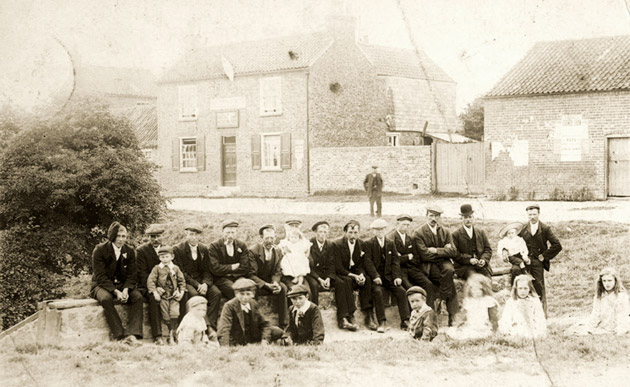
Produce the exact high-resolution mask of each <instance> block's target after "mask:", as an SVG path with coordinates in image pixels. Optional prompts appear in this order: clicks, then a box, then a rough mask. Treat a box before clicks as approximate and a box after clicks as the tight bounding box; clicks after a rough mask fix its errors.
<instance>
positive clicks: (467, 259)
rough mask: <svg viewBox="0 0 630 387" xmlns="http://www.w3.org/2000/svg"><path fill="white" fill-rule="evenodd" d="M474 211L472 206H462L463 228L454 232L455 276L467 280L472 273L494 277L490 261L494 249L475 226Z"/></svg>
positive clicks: (486, 237)
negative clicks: (455, 250)
mask: <svg viewBox="0 0 630 387" xmlns="http://www.w3.org/2000/svg"><path fill="white" fill-rule="evenodd" d="M474 212H475V211H474V210H473V208H472V206H471V205H470V204H462V206H461V207H460V209H459V215H460V216H461V219H462V226H461V227H460V228H458V229H457V230H455V232H453V245H455V249H457V256H456V257H455V258H453V260H454V261H455V274H456V275H457V277H459V278H461V279H463V280H465V279H467V278H468V275H469V274H470V273H479V274H482V275H485V276H486V277H488V278H491V277H492V268H491V267H490V259H491V258H492V247H491V246H490V242H489V241H488V236H487V235H486V233H485V232H484V231H483V230H482V229H480V228H479V227H477V226H475V225H474V224H475V217H474Z"/></svg>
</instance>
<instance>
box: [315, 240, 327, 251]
mask: <svg viewBox="0 0 630 387" xmlns="http://www.w3.org/2000/svg"><path fill="white" fill-rule="evenodd" d="M315 240H316V241H317V247H319V249H320V250H321V249H323V248H324V244H325V243H326V241H324V242H320V241H319V240H318V239H315Z"/></svg>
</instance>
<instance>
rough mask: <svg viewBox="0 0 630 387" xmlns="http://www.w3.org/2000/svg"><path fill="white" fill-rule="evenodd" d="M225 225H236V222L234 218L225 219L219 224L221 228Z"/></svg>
mask: <svg viewBox="0 0 630 387" xmlns="http://www.w3.org/2000/svg"><path fill="white" fill-rule="evenodd" d="M226 227H238V222H237V221H236V220H234V219H228V220H225V221H224V222H223V224H222V225H221V229H224V228H226Z"/></svg>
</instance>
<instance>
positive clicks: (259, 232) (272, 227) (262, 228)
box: [258, 224, 276, 236]
mask: <svg viewBox="0 0 630 387" xmlns="http://www.w3.org/2000/svg"><path fill="white" fill-rule="evenodd" d="M266 229H271V230H274V231H276V228H275V227H274V226H273V224H265V225H263V226H262V227H260V228H259V229H258V234H259V235H260V236H262V235H263V231H265V230H266Z"/></svg>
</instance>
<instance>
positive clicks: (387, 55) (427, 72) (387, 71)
mask: <svg viewBox="0 0 630 387" xmlns="http://www.w3.org/2000/svg"><path fill="white" fill-rule="evenodd" d="M359 47H360V48H361V50H362V51H363V52H364V53H365V56H367V58H368V60H369V61H370V62H371V63H372V65H373V66H374V68H375V69H376V73H377V74H378V75H389V76H398V77H405V78H415V79H430V80H433V81H444V82H454V81H453V79H452V78H451V77H449V76H448V74H446V73H445V72H444V70H442V69H441V68H440V67H439V66H438V65H436V64H435V62H433V61H432V60H431V58H429V57H428V56H427V54H425V53H424V52H423V51H420V52H419V55H416V52H415V50H409V49H403V48H393V47H383V46H369V45H365V44H360V45H359ZM418 59H419V60H418Z"/></svg>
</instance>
